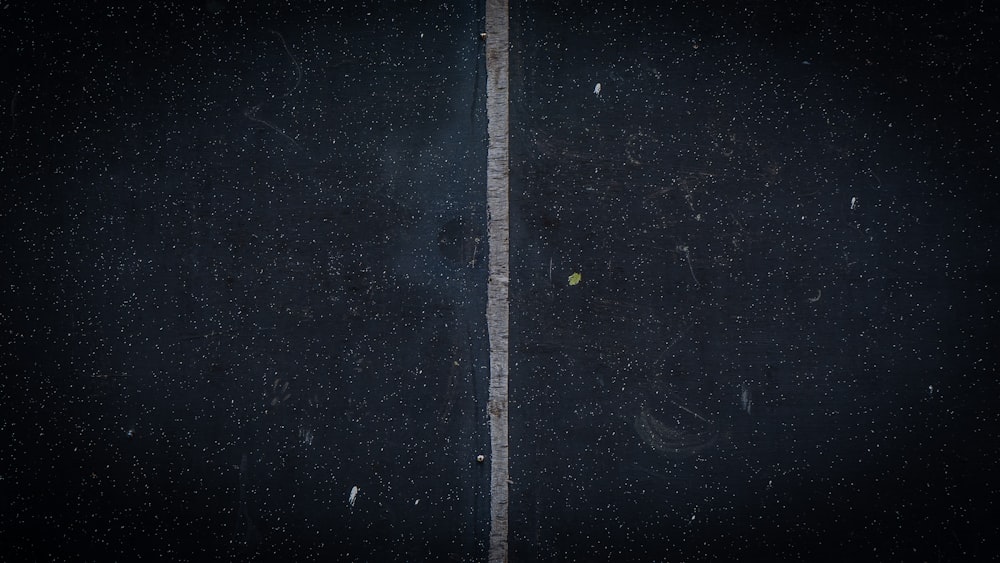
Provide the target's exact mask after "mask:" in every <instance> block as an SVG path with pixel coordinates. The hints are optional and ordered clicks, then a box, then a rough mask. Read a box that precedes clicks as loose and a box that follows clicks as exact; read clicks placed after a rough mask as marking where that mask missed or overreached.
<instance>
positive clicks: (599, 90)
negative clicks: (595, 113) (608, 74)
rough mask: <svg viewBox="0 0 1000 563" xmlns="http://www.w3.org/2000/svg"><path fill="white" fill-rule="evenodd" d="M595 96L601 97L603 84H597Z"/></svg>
mask: <svg viewBox="0 0 1000 563" xmlns="http://www.w3.org/2000/svg"><path fill="white" fill-rule="evenodd" d="M594 95H595V96H600V95H601V83H600V82H598V83H597V84H596V85H595V86H594Z"/></svg>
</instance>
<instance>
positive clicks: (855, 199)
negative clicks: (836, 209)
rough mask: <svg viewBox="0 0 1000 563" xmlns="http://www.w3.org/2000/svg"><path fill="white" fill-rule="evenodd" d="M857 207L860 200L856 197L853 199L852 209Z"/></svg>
mask: <svg viewBox="0 0 1000 563" xmlns="http://www.w3.org/2000/svg"><path fill="white" fill-rule="evenodd" d="M857 206H858V198H856V197H852V198H851V209H854V208H856V207H857Z"/></svg>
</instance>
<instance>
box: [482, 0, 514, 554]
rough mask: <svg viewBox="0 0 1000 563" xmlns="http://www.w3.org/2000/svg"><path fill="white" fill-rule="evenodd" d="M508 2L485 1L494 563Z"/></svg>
mask: <svg viewBox="0 0 1000 563" xmlns="http://www.w3.org/2000/svg"><path fill="white" fill-rule="evenodd" d="M509 30H510V24H509V8H508V0H486V118H487V121H488V125H487V131H488V134H489V148H488V150H487V155H486V160H487V162H486V209H487V213H488V218H487V227H486V228H487V235H488V239H489V280H488V282H487V288H488V289H487V291H488V297H487V303H486V323H487V329H488V331H489V342H490V394H489V408H488V411H489V423H490V551H489V560H490V563H506V561H507V545H508V542H507V536H508V517H509V516H508V515H509V487H508V485H509V483H510V465H509V461H510V458H509V447H508V446H509V435H510V432H509V427H508V424H507V412H508V404H509V403H508V386H507V382H508V379H507V376H508V363H509V362H508V355H509V340H510V301H509V292H508V287H509V284H510V197H509V196H510V156H509V138H510V113H509V107H510V106H509V104H510V98H509V93H508V85H509V74H508V69H509V64H510V61H509V56H508V49H509V34H510V31H509Z"/></svg>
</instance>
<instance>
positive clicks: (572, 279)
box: [569, 272, 583, 285]
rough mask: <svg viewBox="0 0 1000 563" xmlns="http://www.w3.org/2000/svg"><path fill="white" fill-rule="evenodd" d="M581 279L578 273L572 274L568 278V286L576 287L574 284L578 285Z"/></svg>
mask: <svg viewBox="0 0 1000 563" xmlns="http://www.w3.org/2000/svg"><path fill="white" fill-rule="evenodd" d="M582 279H583V276H582V275H580V272H573V273H572V274H570V276H569V284H570V285H576V284H578V283H580V281H581V280H582Z"/></svg>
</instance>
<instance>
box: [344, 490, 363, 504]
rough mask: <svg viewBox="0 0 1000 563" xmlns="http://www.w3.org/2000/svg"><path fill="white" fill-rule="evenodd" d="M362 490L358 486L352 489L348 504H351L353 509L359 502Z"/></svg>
mask: <svg viewBox="0 0 1000 563" xmlns="http://www.w3.org/2000/svg"><path fill="white" fill-rule="evenodd" d="M360 490H361V489H359V488H358V486H357V485H354V486H353V487H351V495H350V496H349V497H347V502H348V503H350V505H351V508H354V501H356V500H358V492H359V491H360Z"/></svg>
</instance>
